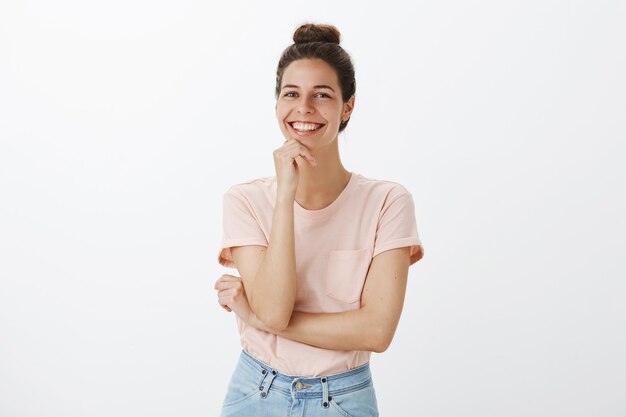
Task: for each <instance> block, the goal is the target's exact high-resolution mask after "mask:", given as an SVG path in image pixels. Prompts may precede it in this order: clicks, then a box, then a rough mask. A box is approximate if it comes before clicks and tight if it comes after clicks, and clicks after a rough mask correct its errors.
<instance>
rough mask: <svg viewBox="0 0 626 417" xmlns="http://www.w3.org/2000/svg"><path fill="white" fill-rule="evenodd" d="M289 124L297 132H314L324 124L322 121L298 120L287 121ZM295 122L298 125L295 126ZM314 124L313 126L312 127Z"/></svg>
mask: <svg viewBox="0 0 626 417" xmlns="http://www.w3.org/2000/svg"><path fill="white" fill-rule="evenodd" d="M287 124H288V125H289V126H291V128H292V129H293V130H295V131H296V132H298V133H309V132H316V131H318V130H320V129H321V128H322V127H324V126H326V125H325V124H322V123H298V122H288V123H287ZM296 124H297V126H298V127H296V126H295V125H296ZM313 126H315V127H313Z"/></svg>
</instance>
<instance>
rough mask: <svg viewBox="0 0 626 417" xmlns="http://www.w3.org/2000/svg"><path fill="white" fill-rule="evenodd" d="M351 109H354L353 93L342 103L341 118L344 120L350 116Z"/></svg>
mask: <svg viewBox="0 0 626 417" xmlns="http://www.w3.org/2000/svg"><path fill="white" fill-rule="evenodd" d="M352 110H354V95H353V96H352V97H350V98H349V99H348V101H346V102H345V103H343V113H342V114H341V120H343V121H346V120H348V119H349V118H350V115H351V114H352Z"/></svg>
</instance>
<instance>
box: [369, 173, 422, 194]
mask: <svg viewBox="0 0 626 417" xmlns="http://www.w3.org/2000/svg"><path fill="white" fill-rule="evenodd" d="M357 179H358V187H359V188H360V189H361V191H362V192H363V193H364V194H365V195H368V196H370V197H378V198H382V199H384V200H390V199H391V200H393V199H396V198H398V197H401V196H407V197H410V196H411V192H410V191H409V190H408V188H407V187H405V186H404V185H402V184H401V183H399V182H397V181H392V180H388V179H379V178H371V177H365V176H363V175H361V174H359V175H358V178H357Z"/></svg>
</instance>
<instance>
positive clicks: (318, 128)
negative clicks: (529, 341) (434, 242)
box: [215, 24, 423, 417]
mask: <svg viewBox="0 0 626 417" xmlns="http://www.w3.org/2000/svg"><path fill="white" fill-rule="evenodd" d="M293 40H294V44H293V45H291V46H289V47H288V48H286V49H285V51H284V52H283V54H282V57H281V58H280V61H279V63H278V69H277V74H276V116H277V119H278V124H279V126H280V129H281V131H282V133H283V135H284V137H285V139H286V140H285V141H284V143H283V144H282V146H280V147H279V148H277V149H275V150H274V153H273V158H274V167H275V170H276V175H275V176H272V177H262V178H258V179H254V180H251V181H247V182H243V183H240V184H236V185H234V186H232V187H231V188H230V189H228V190H227V191H226V193H225V194H224V211H223V215H224V218H223V223H224V236H223V240H222V245H221V247H220V250H219V254H218V261H219V263H220V264H221V265H223V266H226V267H231V268H237V270H238V271H239V274H240V275H241V277H237V276H233V275H228V274H225V275H222V276H221V277H220V278H219V279H218V280H217V282H216V284H215V289H216V290H217V291H218V302H219V304H220V305H221V306H222V307H223V308H224V309H226V310H227V311H234V312H235V313H236V315H237V324H238V328H239V333H240V336H241V345H242V351H241V354H240V357H239V362H238V363H237V366H236V368H235V371H234V373H233V375H232V378H231V380H230V383H229V385H228V390H227V393H226V397H225V398H224V401H223V404H222V414H221V415H222V417H226V416H258V417H262V416H284V417H288V416H292V415H297V416H306V417H316V416H343V417H367V416H377V415H378V407H377V402H376V394H375V390H374V385H373V380H372V375H371V373H370V368H369V359H370V356H371V352H384V351H385V350H386V349H387V347H388V346H389V344H390V343H391V340H392V338H393V335H394V333H395V330H396V327H397V324H398V320H399V319H400V313H401V311H402V304H403V301H404V294H405V289H406V280H407V275H408V268H409V266H410V265H412V264H414V263H415V262H417V261H418V260H419V259H421V258H422V256H423V248H422V245H421V242H420V239H419V237H418V234H417V227H416V222H415V209H414V204H413V199H412V195H411V194H410V192H409V191H408V190H407V189H406V188H404V187H403V186H402V185H400V184H398V183H396V182H392V181H385V180H377V179H371V178H367V177H365V176H363V175H360V174H358V173H356V172H351V171H348V170H347V169H346V168H344V166H343V165H342V163H341V160H340V158H339V150H338V134H339V133H340V132H341V131H343V130H344V129H345V127H346V125H347V124H348V121H349V120H350V115H351V113H352V111H353V109H354V94H355V87H356V82H355V78H354V67H353V65H352V62H351V59H350V56H349V55H348V53H347V52H346V51H345V50H344V49H343V48H342V47H341V46H339V41H340V34H339V32H338V31H337V29H336V28H335V27H334V26H330V25H316V24H304V25H301V26H300V27H299V28H297V30H296V31H295V33H294V35H293Z"/></svg>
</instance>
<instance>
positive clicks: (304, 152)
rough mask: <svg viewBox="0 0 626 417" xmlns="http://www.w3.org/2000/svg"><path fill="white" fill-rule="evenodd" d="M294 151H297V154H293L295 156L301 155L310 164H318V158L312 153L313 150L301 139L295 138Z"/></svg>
mask: <svg viewBox="0 0 626 417" xmlns="http://www.w3.org/2000/svg"><path fill="white" fill-rule="evenodd" d="M294 142H295V144H294V147H295V149H294V152H296V154H293V158H294V159H295V158H297V157H298V156H301V157H302V158H304V159H305V160H306V161H307V162H308V163H309V164H311V165H313V166H315V165H317V160H316V159H315V158H314V157H313V155H311V151H310V150H309V148H307V147H306V146H304V145H303V144H302V143H301V142H300V141H299V140H297V139H294Z"/></svg>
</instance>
